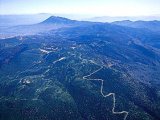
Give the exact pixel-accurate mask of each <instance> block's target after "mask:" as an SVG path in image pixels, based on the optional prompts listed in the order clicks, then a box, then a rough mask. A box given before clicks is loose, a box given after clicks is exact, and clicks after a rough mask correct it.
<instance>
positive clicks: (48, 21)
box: [42, 16, 76, 24]
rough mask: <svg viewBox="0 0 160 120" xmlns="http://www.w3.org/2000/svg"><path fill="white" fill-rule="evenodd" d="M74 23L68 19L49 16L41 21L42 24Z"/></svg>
mask: <svg viewBox="0 0 160 120" xmlns="http://www.w3.org/2000/svg"><path fill="white" fill-rule="evenodd" d="M74 22H76V21H75V20H70V19H68V18H64V17H59V16H51V17H49V18H48V19H46V20H45V21H43V22H42V23H43V24H71V23H74Z"/></svg>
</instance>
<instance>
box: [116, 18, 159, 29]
mask: <svg viewBox="0 0 160 120" xmlns="http://www.w3.org/2000/svg"><path fill="white" fill-rule="evenodd" d="M113 24H115V25H120V26H127V27H132V28H144V29H148V30H151V31H154V32H160V21H157V20H154V21H130V20H124V21H116V22H113Z"/></svg>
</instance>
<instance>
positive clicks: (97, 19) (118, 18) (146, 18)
mask: <svg viewBox="0 0 160 120" xmlns="http://www.w3.org/2000/svg"><path fill="white" fill-rule="evenodd" d="M87 20H88V21H91V22H115V21H124V20H130V21H139V20H141V21H153V20H160V15H155V16H133V17H132V16H115V17H114V16H113V17H111V16H102V17H101V16H100V17H92V18H89V19H87Z"/></svg>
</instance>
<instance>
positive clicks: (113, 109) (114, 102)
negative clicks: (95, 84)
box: [83, 67, 128, 120]
mask: <svg viewBox="0 0 160 120" xmlns="http://www.w3.org/2000/svg"><path fill="white" fill-rule="evenodd" d="M101 69H103V67H101V68H99V69H98V70H96V71H94V72H92V73H90V74H89V75H86V76H83V79H84V80H92V81H100V82H101V90H100V92H101V94H102V96H103V97H109V96H112V97H113V108H112V113H113V114H125V116H124V120H126V119H127V116H128V112H127V111H121V112H116V111H115V107H116V97H115V93H109V94H107V95H105V94H104V93H103V83H104V80H103V79H90V78H88V77H90V76H91V75H93V74H95V73H97V72H99V71H100V70H101Z"/></svg>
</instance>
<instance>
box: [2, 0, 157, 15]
mask: <svg viewBox="0 0 160 120" xmlns="http://www.w3.org/2000/svg"><path fill="white" fill-rule="evenodd" d="M30 13H61V14H89V15H95V16H141V15H145V16H148V15H157V14H159V15H160V0H0V14H30Z"/></svg>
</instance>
